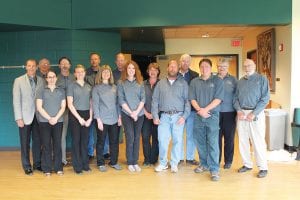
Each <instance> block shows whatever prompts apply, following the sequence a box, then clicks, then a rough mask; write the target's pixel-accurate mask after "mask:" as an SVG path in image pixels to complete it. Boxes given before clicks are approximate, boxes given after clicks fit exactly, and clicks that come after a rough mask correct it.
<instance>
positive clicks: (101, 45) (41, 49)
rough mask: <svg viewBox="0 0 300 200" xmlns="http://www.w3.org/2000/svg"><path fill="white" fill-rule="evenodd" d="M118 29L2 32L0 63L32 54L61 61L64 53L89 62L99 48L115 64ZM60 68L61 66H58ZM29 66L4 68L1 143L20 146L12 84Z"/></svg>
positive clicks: (0, 88) (15, 62) (19, 60)
mask: <svg viewBox="0 0 300 200" xmlns="http://www.w3.org/2000/svg"><path fill="white" fill-rule="evenodd" d="M120 49H121V38H120V35H119V34H118V33H107V32H105V33H102V32H96V31H78V30H56V31H25V32H2V33H1V32H0V65H1V66H2V65H8V66H11V65H23V64H24V62H25V60H26V59H28V58H34V59H37V60H39V59H41V58H43V57H46V58H49V59H50V62H51V63H52V64H57V61H58V59H59V58H60V57H61V56H68V57H70V58H71V60H72V63H73V65H75V64H78V63H82V64H85V65H86V66H87V67H88V66H89V65H88V63H89V53H90V52H92V51H96V52H99V53H100V54H101V55H102V57H103V61H102V63H103V64H104V63H107V64H110V65H111V66H113V63H114V55H115V54H116V53H117V52H120ZM54 69H57V67H54ZM24 73H25V69H1V68H0V94H1V95H0V121H1V124H2V125H1V126H0V138H1V139H0V147H18V146H19V133H18V129H17V126H16V124H15V121H14V116H13V105H12V85H13V81H14V79H15V78H16V77H18V76H20V75H22V74H24Z"/></svg>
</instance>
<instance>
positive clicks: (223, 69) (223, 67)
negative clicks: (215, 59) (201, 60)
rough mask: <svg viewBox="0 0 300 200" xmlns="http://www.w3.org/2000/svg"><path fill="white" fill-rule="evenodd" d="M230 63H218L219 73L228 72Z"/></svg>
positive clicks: (224, 73)
mask: <svg viewBox="0 0 300 200" xmlns="http://www.w3.org/2000/svg"><path fill="white" fill-rule="evenodd" d="M228 68H229V66H228V64H227V63H219V64H218V73H219V74H220V75H226V74H227V73H228Z"/></svg>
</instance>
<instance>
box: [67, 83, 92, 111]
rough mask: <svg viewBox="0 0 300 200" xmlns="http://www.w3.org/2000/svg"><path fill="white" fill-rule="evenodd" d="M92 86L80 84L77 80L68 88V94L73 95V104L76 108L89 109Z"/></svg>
mask: <svg viewBox="0 0 300 200" xmlns="http://www.w3.org/2000/svg"><path fill="white" fill-rule="evenodd" d="M91 92H92V87H91V86H90V85H89V84H87V83H86V82H85V83H84V85H83V86H81V85H79V83H77V82H76V81H75V82H73V83H72V84H71V85H70V87H68V90H67V96H71V97H73V105H74V107H75V109H76V110H89V109H90V99H91Z"/></svg>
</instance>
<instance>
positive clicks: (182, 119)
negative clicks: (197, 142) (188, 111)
mask: <svg viewBox="0 0 300 200" xmlns="http://www.w3.org/2000/svg"><path fill="white" fill-rule="evenodd" d="M184 122H185V119H184V118H183V117H180V118H179V119H178V120H177V124H178V125H183V124H184Z"/></svg>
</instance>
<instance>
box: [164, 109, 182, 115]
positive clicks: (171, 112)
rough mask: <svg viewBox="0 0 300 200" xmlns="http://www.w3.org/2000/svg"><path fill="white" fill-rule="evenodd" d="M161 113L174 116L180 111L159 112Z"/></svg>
mask: <svg viewBox="0 0 300 200" xmlns="http://www.w3.org/2000/svg"><path fill="white" fill-rule="evenodd" d="M161 112H162V113H164V114H168V115H174V114H177V113H180V112H182V111H177V110H170V111H161Z"/></svg>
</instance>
